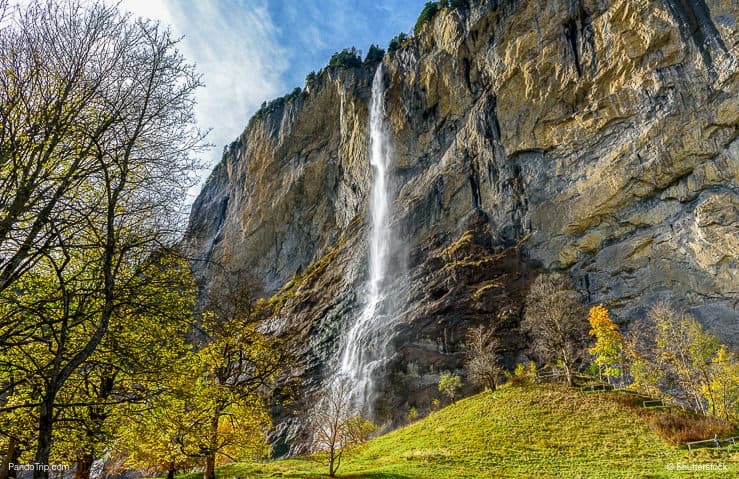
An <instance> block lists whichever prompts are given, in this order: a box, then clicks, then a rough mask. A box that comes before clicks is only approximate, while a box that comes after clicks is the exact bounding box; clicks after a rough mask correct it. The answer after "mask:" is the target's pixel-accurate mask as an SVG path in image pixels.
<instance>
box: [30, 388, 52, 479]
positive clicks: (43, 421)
mask: <svg viewBox="0 0 739 479" xmlns="http://www.w3.org/2000/svg"><path fill="white" fill-rule="evenodd" d="M55 396H56V394H55V393H54V392H51V391H50V392H48V393H47V394H46V395H45V397H44V398H43V400H42V401H41V408H40V410H39V418H38V445H37V446H36V455H35V456H34V463H35V464H34V465H35V467H34V469H33V479H48V478H49V471H48V470H44V467H40V466H48V465H49V455H50V454H51V432H52V429H53V427H54V411H53V409H54V398H55Z"/></svg>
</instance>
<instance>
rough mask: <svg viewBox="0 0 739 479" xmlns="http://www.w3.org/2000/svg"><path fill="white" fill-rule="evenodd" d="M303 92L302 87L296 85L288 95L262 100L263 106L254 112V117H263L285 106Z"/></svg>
mask: <svg viewBox="0 0 739 479" xmlns="http://www.w3.org/2000/svg"><path fill="white" fill-rule="evenodd" d="M302 92H303V90H302V89H301V88H300V87H295V88H294V89H293V91H291V92H290V93H288V94H287V95H284V96H281V97H278V98H275V99H274V100H270V101H268V102H267V101H265V102H262V106H261V107H260V108H259V110H257V112H256V113H255V114H254V118H262V117H264V116H266V115H268V114H269V113H272V112H274V111H277V110H279V109H280V108H282V107H283V106H285V104H287V103H291V102H293V101H295V99H297V98H298V97H299V96H300V94H301V93H302Z"/></svg>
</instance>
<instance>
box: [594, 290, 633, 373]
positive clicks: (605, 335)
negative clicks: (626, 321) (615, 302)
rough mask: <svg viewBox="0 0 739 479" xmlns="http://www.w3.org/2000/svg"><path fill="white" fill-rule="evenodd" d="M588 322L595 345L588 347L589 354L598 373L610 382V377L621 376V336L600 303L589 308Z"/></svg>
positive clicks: (622, 346)
mask: <svg viewBox="0 0 739 479" xmlns="http://www.w3.org/2000/svg"><path fill="white" fill-rule="evenodd" d="M588 322H589V323H590V328H591V329H590V335H591V336H595V346H593V347H592V348H590V350H589V351H590V354H592V355H593V356H594V358H595V359H594V360H593V362H594V363H595V365H596V366H598V370H599V372H600V374H601V375H602V376H605V377H606V378H608V382H609V383H610V382H611V378H616V377H619V376H621V370H622V368H621V362H622V357H623V348H624V345H623V336H622V335H621V332H620V331H619V329H618V325H616V324H615V323H614V322H613V321H611V318H609V317H608V310H607V309H606V308H605V307H604V306H603V305H602V304H599V305H597V306H593V307H592V308H590V314H589V316H588Z"/></svg>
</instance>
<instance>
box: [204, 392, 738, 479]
mask: <svg viewBox="0 0 739 479" xmlns="http://www.w3.org/2000/svg"><path fill="white" fill-rule="evenodd" d="M615 394H616V393H601V394H589V395H584V394H580V393H578V392H576V391H574V390H571V389H566V388H564V387H562V386H526V387H510V386H509V387H504V388H503V389H501V390H498V391H496V392H495V393H489V392H488V393H482V394H479V395H477V396H473V397H470V398H467V399H464V400H461V401H459V402H457V403H456V404H454V405H452V406H449V407H447V408H444V409H442V410H440V411H438V412H436V413H433V414H431V415H430V416H429V417H427V418H425V419H423V420H420V421H418V422H416V423H414V424H412V425H410V426H407V427H404V428H402V429H399V430H397V431H394V432H392V433H389V434H387V435H384V436H382V437H379V438H377V439H374V440H373V441H371V442H369V443H368V444H365V445H364V446H362V447H361V448H359V449H357V450H355V451H353V452H352V453H351V454H350V455H349V456H348V457H346V458H345V460H344V463H343V464H342V466H341V469H340V470H339V477H345V478H347V477H352V478H360V477H361V478H388V479H389V478H397V479H400V478H440V479H441V478H443V479H447V478H477V477H480V478H491V477H511V478H513V477H515V478H525V477H531V478H547V477H566V478H585V477H593V478H633V477H645V478H646V477H681V478H685V477H701V478H703V477H723V478H728V477H737V473H739V453H733V454H729V453H726V452H723V453H716V452H712V451H709V450H702V451H697V452H694V453H692V455H691V454H690V453H688V452H687V451H686V450H684V449H681V448H678V447H676V446H671V445H669V444H668V443H666V442H665V441H664V440H663V439H662V438H661V437H660V436H659V435H657V434H656V433H655V432H653V431H652V430H651V429H650V428H649V427H648V426H647V424H646V422H645V421H644V419H643V417H642V415H640V411H639V409H638V408H635V407H632V406H628V405H626V404H624V403H623V401H618V400H616V399H615ZM691 464H704V465H706V464H726V466H727V467H728V471H719V472H706V471H699V472H690V471H684V470H683V471H677V470H676V471H673V470H671V468H673V466H674V467H675V468H679V467H681V466H683V465H684V466H686V467H689V466H690V465H691ZM324 472H325V468H324V467H323V466H321V465H320V464H318V463H315V462H311V461H308V460H300V459H293V460H286V461H275V462H271V463H267V464H247V463H237V464H231V465H228V466H224V467H222V468H221V469H219V471H218V476H219V479H235V478H242V479H246V478H252V477H255V478H259V477H289V478H303V477H321V476H320V475H321V474H322V473H324Z"/></svg>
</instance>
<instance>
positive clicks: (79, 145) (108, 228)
mask: <svg viewBox="0 0 739 479" xmlns="http://www.w3.org/2000/svg"><path fill="white" fill-rule="evenodd" d="M177 41H178V40H177V39H174V38H172V36H171V34H170V33H169V31H167V30H165V29H163V28H162V27H161V26H159V25H158V24H156V23H152V22H149V21H145V20H136V21H133V20H132V19H131V18H130V17H129V16H126V15H122V14H121V13H119V11H118V9H117V7H110V6H106V5H105V4H104V3H102V2H95V3H87V2H83V1H79V0H65V1H62V2H59V1H53V0H36V1H32V2H31V3H30V4H29V5H27V6H26V7H24V8H22V9H18V10H16V11H14V12H13V15H12V18H11V20H9V21H8V20H6V21H5V22H4V23H3V24H2V29H1V30H0V51H2V52H3V54H2V55H0V97H1V101H0V126H1V128H0V148H2V150H1V151H0V172H2V174H0V293H2V294H3V295H4V297H3V298H2V301H1V302H0V305H2V304H5V305H6V306H7V305H12V306H8V307H7V308H4V309H3V311H2V314H3V315H4V317H3V323H2V325H0V345H2V348H0V350H3V354H5V357H6V360H7V361H10V362H11V363H12V364H11V367H14V368H15V369H16V371H17V372H18V374H17V375H16V378H15V379H14V381H13V383H10V384H2V385H0V396H1V395H2V393H3V391H10V390H12V389H13V388H14V387H15V386H17V385H18V384H22V383H28V382H32V383H34V384H36V385H37V394H35V395H34V396H32V397H29V400H28V401H27V402H26V403H25V404H23V406H24V407H29V408H34V409H35V410H36V411H37V414H38V424H37V429H38V441H37V449H36V454H35V462H36V463H39V464H46V463H48V459H49V454H50V451H51V441H52V431H53V426H54V420H55V417H56V415H55V410H56V409H57V408H58V405H57V396H58V394H59V392H60V391H61V390H62V388H63V387H64V385H65V383H66V382H67V381H68V380H69V378H70V377H71V376H72V375H73V374H74V373H75V371H77V370H78V368H79V367H80V366H81V365H82V364H84V363H85V361H87V360H88V358H89V357H90V356H91V355H92V354H93V352H94V351H95V350H96V348H97V347H98V346H99V345H100V343H101V341H102V340H103V338H104V337H105V336H106V335H107V334H109V326H110V323H111V318H113V317H115V315H116V314H118V313H119V312H120V311H121V310H122V308H124V307H126V306H129V305H132V304H134V305H135V304H138V303H140V302H141V298H138V297H137V288H138V287H139V286H140V285H141V281H145V280H146V276H145V275H142V274H141V273H142V267H143V265H145V264H146V261H147V260H148V258H149V257H150V256H151V255H152V253H154V252H156V251H158V250H160V249H161V248H162V246H166V245H168V244H170V243H172V242H173V241H174V240H175V239H176V237H177V234H178V232H179V231H180V230H181V229H182V226H183V220H184V209H183V204H184V198H185V194H186V191H187V188H188V187H189V186H190V185H191V184H192V173H193V171H194V170H195V168H196V167H197V161H196V160H195V158H194V156H193V154H194V153H195V152H197V151H199V149H200V148H201V147H202V146H203V144H202V140H203V134H202V133H201V132H200V131H198V130H197V128H196V127H195V119H194V105H195V100H194V92H195V90H196V89H197V88H199V87H200V86H201V81H200V77H199V76H198V75H197V74H196V73H195V71H194V69H193V67H192V66H191V65H189V64H187V63H186V62H185V60H184V59H183V58H182V56H181V54H180V53H179V52H178V51H177V49H176V45H177ZM10 286H13V287H12V288H10ZM141 306H142V307H143V306H144V305H141ZM42 351H47V352H48V354H46V353H44V355H42V356H39V354H41V352H42ZM29 352H31V353H30V354H29ZM13 358H15V359H18V358H24V359H22V360H18V361H16V360H15V359H13ZM0 359H2V358H0ZM47 476H48V472H47V471H43V470H42V469H41V468H38V469H36V471H35V472H34V478H35V479H41V478H45V477H47Z"/></svg>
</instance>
